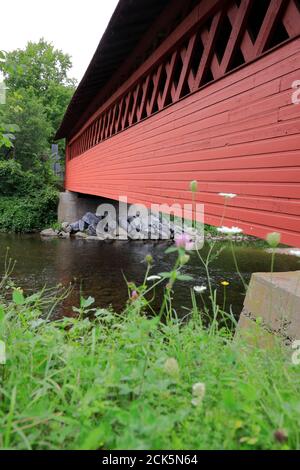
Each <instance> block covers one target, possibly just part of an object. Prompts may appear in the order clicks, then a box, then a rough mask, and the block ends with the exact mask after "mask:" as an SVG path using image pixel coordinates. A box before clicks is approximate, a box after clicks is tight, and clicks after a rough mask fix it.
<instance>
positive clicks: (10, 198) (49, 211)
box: [0, 160, 58, 232]
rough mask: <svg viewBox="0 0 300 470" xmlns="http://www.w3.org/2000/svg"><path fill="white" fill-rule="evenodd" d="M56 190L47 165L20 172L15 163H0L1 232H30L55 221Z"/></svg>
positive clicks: (12, 161) (43, 164) (19, 166)
mask: <svg viewBox="0 0 300 470" xmlns="http://www.w3.org/2000/svg"><path fill="white" fill-rule="evenodd" d="M57 197H58V191H57V189H56V186H55V178H54V176H53V173H52V171H51V170H50V169H49V166H48V164H47V163H46V162H44V163H42V162H41V163H40V164H39V165H38V164H37V163H35V166H34V167H33V168H32V170H31V171H29V170H27V171H25V170H23V169H22V167H21V165H20V164H19V163H18V162H16V161H15V160H8V161H0V230H2V231H14V232H30V231H32V230H36V229H41V228H44V227H45V226H46V225H51V224H52V223H53V222H54V221H55V220H56V213H57V209H56V208H57Z"/></svg>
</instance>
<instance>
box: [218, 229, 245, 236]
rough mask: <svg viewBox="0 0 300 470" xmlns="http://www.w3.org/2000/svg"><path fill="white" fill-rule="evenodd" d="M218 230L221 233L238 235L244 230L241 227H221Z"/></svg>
mask: <svg viewBox="0 0 300 470" xmlns="http://www.w3.org/2000/svg"><path fill="white" fill-rule="evenodd" d="M217 231H218V232H220V233H224V234H226V235H238V234H239V233H243V230H242V229H241V228H239V227H231V228H230V227H219V228H217Z"/></svg>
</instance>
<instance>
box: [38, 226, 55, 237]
mask: <svg viewBox="0 0 300 470" xmlns="http://www.w3.org/2000/svg"><path fill="white" fill-rule="evenodd" d="M58 234H59V232H58V230H53V228H47V229H46V230H43V231H42V232H41V236H42V237H44V238H57V237H58Z"/></svg>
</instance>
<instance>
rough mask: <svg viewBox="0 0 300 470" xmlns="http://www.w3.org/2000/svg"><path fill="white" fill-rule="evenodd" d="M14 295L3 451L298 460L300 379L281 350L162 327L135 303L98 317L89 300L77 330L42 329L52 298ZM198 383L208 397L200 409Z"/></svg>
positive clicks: (4, 323) (3, 332)
mask: <svg viewBox="0 0 300 470" xmlns="http://www.w3.org/2000/svg"><path fill="white" fill-rule="evenodd" d="M9 286H10V281H9V280H8V279H7V280H5V282H2V288H3V289H2V297H1V299H0V339H3V340H4V341H5V343H6V348H7V362H6V364H5V365H2V366H0V375H1V382H0V395H1V397H0V399H1V402H0V448H2V449H155V450H156V449H159V450H161V449H299V444H300V374H299V367H296V366H293V365H292V363H291V353H290V352H289V351H287V350H285V349H283V348H282V347H280V345H278V346H276V347H274V348H273V349H272V350H261V349H259V348H254V347H251V346H249V344H248V343H247V342H246V341H245V339H243V338H239V339H237V340H233V337H232V333H231V332H230V331H229V330H226V329H221V330H220V329H217V328H215V327H214V328H213V329H212V328H208V329H205V328H204V327H203V326H202V322H201V316H200V314H199V312H197V311H194V314H193V316H192V318H191V320H190V321H189V322H186V323H185V324H181V323H180V322H179V321H178V320H174V319H173V320H169V321H168V322H167V323H166V324H163V323H161V322H160V320H159V318H158V317H154V318H147V317H145V316H144V315H143V314H142V313H141V312H140V306H138V305H137V304H138V303H137V302H131V303H130V305H129V307H128V308H127V310H126V314H124V315H116V314H114V313H112V312H109V311H107V310H96V311H93V312H91V311H90V309H91V308H92V299H87V300H82V303H81V307H80V309H78V313H79V314H80V315H79V318H78V319H70V318H69V319H67V318H65V319H62V320H60V321H56V322H48V321H41V320H40V318H41V315H43V317H44V319H45V315H46V314H47V313H49V314H51V311H52V310H51V309H52V305H53V302H55V299H54V297H53V295H54V294H53V293H52V292H47V291H46V292H44V293H39V294H35V295H34V296H32V297H29V298H27V299H26V298H25V297H24V295H23V294H22V292H21V291H20V290H16V289H15V288H13V286H12V289H11V288H10V287H9ZM52 297H53V298H52ZM90 313H93V315H96V317H95V318H94V319H93V320H91V319H89V318H88V314H90ZM170 358H174V359H176V361H177V363H178V368H177V364H176V362H175V361H171V364H170V361H168V359H170ZM166 361H168V362H167V365H166ZM174 364H175V365H174ZM198 382H201V383H203V384H205V387H206V393H205V396H204V399H203V401H202V404H201V405H199V406H194V405H193V404H192V400H193V393H192V387H193V385H194V384H195V383H198ZM278 430H282V432H281V433H279V437H280V436H281V437H282V441H284V442H279V441H278V439H276V438H275V437H274V433H275V432H276V431H278ZM279 440H280V439H279Z"/></svg>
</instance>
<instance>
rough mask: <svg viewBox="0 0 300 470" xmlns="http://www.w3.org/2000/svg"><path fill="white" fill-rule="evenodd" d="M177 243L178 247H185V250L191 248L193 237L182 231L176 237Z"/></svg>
mask: <svg viewBox="0 0 300 470" xmlns="http://www.w3.org/2000/svg"><path fill="white" fill-rule="evenodd" d="M175 244H176V246H177V248H184V249H185V250H191V249H192V248H193V243H192V241H191V237H190V235H188V234H187V233H182V234H181V235H178V236H177V237H176V238H175Z"/></svg>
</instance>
